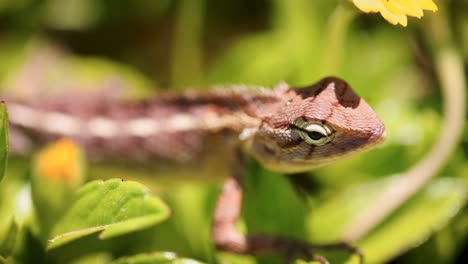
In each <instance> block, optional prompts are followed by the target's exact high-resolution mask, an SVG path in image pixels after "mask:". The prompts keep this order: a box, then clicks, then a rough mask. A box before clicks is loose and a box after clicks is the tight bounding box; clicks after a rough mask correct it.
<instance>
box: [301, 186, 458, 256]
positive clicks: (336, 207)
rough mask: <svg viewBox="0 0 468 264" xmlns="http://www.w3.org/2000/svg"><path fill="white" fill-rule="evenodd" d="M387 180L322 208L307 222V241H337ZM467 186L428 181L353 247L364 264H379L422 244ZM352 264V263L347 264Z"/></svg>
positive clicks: (451, 213)
mask: <svg viewBox="0 0 468 264" xmlns="http://www.w3.org/2000/svg"><path fill="white" fill-rule="evenodd" d="M389 183H391V180H390V181H389V180H388V179H386V180H383V181H382V180H380V181H376V182H372V183H368V184H365V185H363V186H358V187H353V188H350V189H349V190H347V191H345V192H343V193H342V194H341V195H338V196H336V197H335V198H333V199H331V200H330V201H328V202H326V203H324V204H322V205H321V206H320V207H319V208H317V209H315V210H314V211H313V213H311V215H310V218H309V221H308V230H309V231H310V237H311V238H313V239H314V240H317V241H320V242H331V241H338V240H340V237H341V235H342V234H343V232H344V230H345V227H346V226H347V225H348V224H349V223H350V222H351V220H352V218H353V216H354V215H356V214H358V213H359V212H360V211H361V210H364V208H366V207H367V206H368V205H369V204H370V203H371V202H372V201H373V197H376V195H377V194H378V193H379V192H380V191H381V190H383V188H385V186H386V185H387V184H389ZM466 198H467V186H466V185H465V184H464V183H463V181H461V180H458V179H452V178H444V179H437V180H434V181H432V182H431V183H430V184H429V185H428V186H427V187H425V188H424V189H423V190H422V191H421V192H419V193H418V194H417V195H415V196H414V197H413V198H412V199H410V200H409V201H408V202H407V203H405V204H404V205H403V206H402V207H401V208H399V209H398V210H397V211H396V212H394V213H393V214H392V215H391V216H390V217H389V218H388V219H387V220H386V221H385V222H384V223H383V224H381V225H380V226H379V227H378V228H377V229H376V230H374V231H373V232H371V233H370V234H369V235H368V236H367V237H365V238H364V239H363V240H362V241H359V242H358V243H357V246H358V247H359V248H360V249H361V250H362V251H363V252H364V255H365V258H366V263H381V262H384V261H386V260H388V259H390V258H391V257H394V256H396V255H397V254H400V253H401V252H404V251H405V250H408V249H409V248H411V247H414V246H417V245H418V244H420V243H422V242H423V241H425V240H426V239H427V238H428V237H429V236H430V235H431V234H432V233H433V232H434V230H438V229H440V228H442V227H443V226H444V225H445V224H447V223H448V221H449V220H450V219H451V218H452V217H453V216H454V215H455V214H456V213H457V212H458V211H459V210H460V208H461V207H462V206H463V204H464V203H465V201H466ZM348 263H355V262H348Z"/></svg>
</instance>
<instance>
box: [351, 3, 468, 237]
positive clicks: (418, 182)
mask: <svg viewBox="0 0 468 264" xmlns="http://www.w3.org/2000/svg"><path fill="white" fill-rule="evenodd" d="M429 30H430V31H428V32H427V33H428V35H429V37H430V41H431V42H432V43H431V44H433V46H434V48H435V49H434V50H435V51H434V53H435V56H434V57H435V67H436V72H437V75H438V78H439V80H440V85H441V89H442V96H443V103H444V109H443V112H444V120H443V121H442V124H441V131H440V133H439V134H440V135H441V136H440V137H438V141H437V142H436V143H435V144H434V145H433V147H432V149H431V150H430V151H429V152H428V153H427V154H426V156H425V157H424V158H423V159H422V160H420V161H419V162H418V163H417V164H416V165H414V166H413V167H412V168H410V169H408V170H407V171H406V172H404V173H402V174H401V175H399V176H398V177H397V178H396V179H395V181H394V182H393V183H392V184H390V185H389V186H387V188H386V189H385V190H383V191H382V193H381V195H380V196H379V197H378V198H377V199H376V200H375V201H374V203H373V204H372V205H371V206H369V207H368V208H367V209H366V210H364V211H363V212H362V213H361V214H359V215H358V216H357V217H356V218H355V219H354V220H353V221H352V222H351V224H350V225H349V226H348V228H347V229H346V231H345V233H344V235H343V239H344V240H345V241H356V240H358V239H359V238H361V237H363V236H364V235H366V234H367V233H368V232H369V231H370V230H371V229H372V228H374V227H375V226H377V225H378V224H379V223H381V222H382V221H383V220H384V219H385V218H386V217H387V216H388V215H389V214H390V213H392V212H393V211H394V210H395V209H396V208H398V207H399V206H400V205H401V204H403V203H404V202H406V201H407V200H408V199H409V198H410V197H411V196H412V195H413V194H414V193H416V192H417V191H418V190H420V189H421V188H422V187H423V186H424V185H425V184H426V183H427V182H428V181H429V180H430V179H431V178H432V177H434V176H435V175H437V173H439V171H440V170H441V169H442V168H443V166H444V165H445V163H446V162H447V161H448V159H449V158H450V155H451V154H452V153H453V152H454V150H455V148H456V146H457V144H458V142H459V141H460V140H461V137H462V134H463V128H464V122H465V119H464V118H465V109H466V101H465V100H466V93H465V89H466V83H465V80H466V79H465V75H464V70H463V61H462V57H461V55H460V54H459V53H458V52H457V50H456V49H455V48H454V45H453V43H452V41H451V36H450V27H449V26H448V20H447V16H446V15H445V13H444V10H439V13H438V14H437V15H434V16H433V21H432V24H431V27H430V28H429Z"/></svg>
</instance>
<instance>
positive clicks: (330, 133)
mask: <svg viewBox="0 0 468 264" xmlns="http://www.w3.org/2000/svg"><path fill="white" fill-rule="evenodd" d="M294 128H295V129H296V130H297V132H298V134H299V136H300V137H301V138H302V139H303V140H304V141H305V142H307V143H308V144H311V145H316V146H323V145H325V144H328V143H330V142H331V141H332V140H333V138H334V134H335V131H334V130H333V128H331V127H330V126H329V125H327V124H322V123H321V122H316V121H308V120H305V119H302V118H300V119H298V120H297V121H296V123H295V124H294Z"/></svg>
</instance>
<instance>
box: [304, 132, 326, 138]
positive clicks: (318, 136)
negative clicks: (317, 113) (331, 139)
mask: <svg viewBox="0 0 468 264" xmlns="http://www.w3.org/2000/svg"><path fill="white" fill-rule="evenodd" d="M307 135H308V136H309V137H310V138H311V139H313V140H320V139H321V138H323V137H326V135H324V134H322V133H320V132H318V131H310V132H307Z"/></svg>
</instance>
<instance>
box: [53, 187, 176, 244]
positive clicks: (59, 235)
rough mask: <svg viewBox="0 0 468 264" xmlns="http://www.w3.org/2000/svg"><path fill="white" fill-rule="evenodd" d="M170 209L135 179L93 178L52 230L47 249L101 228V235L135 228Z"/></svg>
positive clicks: (154, 221) (163, 216) (160, 217)
mask: <svg viewBox="0 0 468 264" xmlns="http://www.w3.org/2000/svg"><path fill="white" fill-rule="evenodd" d="M168 216H169V209H168V208H167V206H166V205H165V204H164V203H163V202H162V201H161V200H159V199H158V198H156V197H151V196H149V194H148V190H146V189H145V188H144V186H142V185H141V184H139V183H136V182H123V181H121V180H118V179H114V180H108V181H105V182H103V181H94V182H90V183H88V184H86V185H85V186H84V187H83V188H81V189H80V190H79V191H78V192H77V193H76V197H75V201H74V202H73V203H72V204H71V206H70V209H69V210H68V211H67V212H66V213H65V215H64V216H63V218H62V219H60V220H59V221H58V223H57V224H56V225H55V227H54V229H53V231H52V236H51V237H53V238H52V239H50V244H49V246H48V248H49V249H51V248H55V247H59V246H61V245H62V244H64V243H68V242H70V241H72V240H75V239H78V238H80V237H83V236H86V235H89V234H92V233H96V232H99V231H102V232H101V233H100V235H99V238H101V239H109V238H112V237H115V236H119V235H122V234H125V233H128V232H135V231H136V230H140V229H143V228H147V227H149V226H151V225H154V224H157V223H159V222H161V221H163V220H165V219H166V218H167V217H168Z"/></svg>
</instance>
